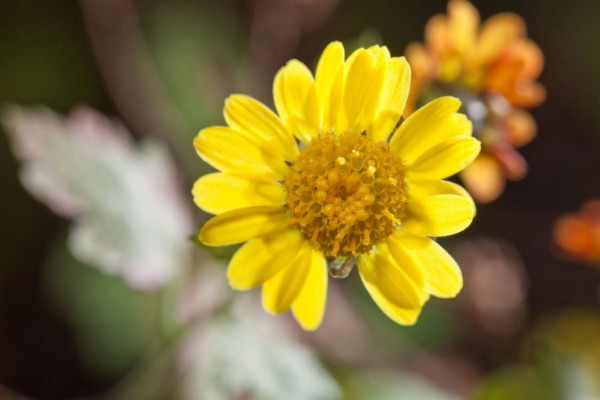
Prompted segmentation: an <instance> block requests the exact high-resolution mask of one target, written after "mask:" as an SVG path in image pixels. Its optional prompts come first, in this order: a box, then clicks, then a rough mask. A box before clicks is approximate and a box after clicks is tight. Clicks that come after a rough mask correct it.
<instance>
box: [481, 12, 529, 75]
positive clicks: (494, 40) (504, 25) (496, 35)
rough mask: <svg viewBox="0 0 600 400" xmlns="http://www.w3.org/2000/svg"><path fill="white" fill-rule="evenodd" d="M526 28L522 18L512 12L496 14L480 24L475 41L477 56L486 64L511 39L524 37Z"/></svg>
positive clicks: (496, 55)
mask: <svg viewBox="0 0 600 400" xmlns="http://www.w3.org/2000/svg"><path fill="white" fill-rule="evenodd" d="M526 33H527V28H526V26H525V21H523V18H521V17H519V16H518V15H517V14H513V13H501V14H496V15H494V16H493V17H491V18H489V19H488V20H486V21H485V22H484V23H483V25H482V26H481V33H480V35H479V40H478V42H477V57H478V58H479V60H480V63H482V64H486V63H488V62H491V61H492V60H493V59H494V58H496V57H498V56H499V55H500V53H501V52H502V51H503V50H504V48H505V47H506V46H507V45H508V44H509V43H511V42H512V41H514V40H516V39H518V38H522V37H525V35H526Z"/></svg>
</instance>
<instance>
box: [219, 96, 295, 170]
mask: <svg viewBox="0 0 600 400" xmlns="http://www.w3.org/2000/svg"><path fill="white" fill-rule="evenodd" d="M224 114H225V121H227V124H228V125H229V126H230V127H232V128H233V129H235V130H237V131H239V132H241V133H243V134H245V135H246V137H247V138H248V139H250V141H252V142H253V143H256V145H257V146H258V147H260V148H263V149H264V148H266V149H269V150H271V151H272V152H274V153H275V154H280V155H281V156H282V157H283V158H284V159H286V160H289V161H293V160H295V159H296V155H297V154H298V146H297V145H296V141H295V140H294V137H293V136H292V134H291V133H290V132H289V131H288V130H287V129H286V127H285V126H284V125H283V123H282V122H281V120H280V119H279V118H278V117H277V115H275V113H274V112H273V111H271V110H269V108H268V107H267V106H265V105H264V104H262V103H261V102H259V101H257V100H255V99H253V98H252V97H249V96H245V95H240V94H238V95H233V96H230V97H229V98H227V100H225V111H224Z"/></svg>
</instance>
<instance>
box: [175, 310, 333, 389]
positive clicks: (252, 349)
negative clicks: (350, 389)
mask: <svg viewBox="0 0 600 400" xmlns="http://www.w3.org/2000/svg"><path fill="white" fill-rule="evenodd" d="M273 336H274V335H273ZM183 350H184V353H185V354H184V362H183V364H184V368H185V369H186V378H185V380H184V384H183V388H184V393H183V398H184V399H189V400H192V399H194V400H195V399H204V400H228V399H232V398H238V397H237V396H240V397H239V398H242V397H243V398H251V399H256V400H281V399H286V400H335V399H338V398H340V396H341V394H340V389H339V387H338V385H337V383H336V382H335V381H334V380H333V378H332V377H331V376H330V375H329V373H328V372H327V371H326V370H325V369H324V368H323V366H322V365H321V363H320V362H319V361H318V360H317V358H316V356H315V355H314V354H313V353H312V352H311V351H310V350H309V349H308V348H307V347H305V346H303V345H301V344H299V343H296V342H291V341H290V339H285V338H281V337H277V338H273V337H269V336H266V335H264V334H262V333H259V332H258V331H257V330H256V329H255V328H254V327H253V325H250V324H247V323H244V322H242V321H241V320H238V319H234V318H227V319H225V318H223V319H221V320H218V321H214V322H213V323H211V324H210V325H206V326H201V327H198V328H197V329H196V331H195V332H192V334H191V336H190V338H189V340H188V341H187V343H186V344H185V345H184V348H183Z"/></svg>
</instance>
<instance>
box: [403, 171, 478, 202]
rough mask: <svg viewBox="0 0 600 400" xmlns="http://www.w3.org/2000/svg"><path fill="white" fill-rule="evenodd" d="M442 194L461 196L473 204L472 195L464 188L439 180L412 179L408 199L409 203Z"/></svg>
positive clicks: (409, 183) (409, 184)
mask: <svg viewBox="0 0 600 400" xmlns="http://www.w3.org/2000/svg"><path fill="white" fill-rule="evenodd" d="M411 178H413V177H411ZM441 194H453V195H457V196H461V197H464V198H465V199H467V200H468V201H470V202H471V203H473V199H472V198H471V195H469V193H468V192H467V191H466V190H465V189H464V188H463V187H462V186H460V185H457V184H456V183H454V182H448V181H440V180H437V179H434V180H427V179H411V180H410V181H409V182H408V192H407V197H408V199H409V201H412V200H413V199H419V198H422V197H429V196H436V195H441Z"/></svg>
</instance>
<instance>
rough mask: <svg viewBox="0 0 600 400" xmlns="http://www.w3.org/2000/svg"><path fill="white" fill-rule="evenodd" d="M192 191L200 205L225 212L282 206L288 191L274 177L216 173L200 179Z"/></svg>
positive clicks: (213, 210)
mask: <svg viewBox="0 0 600 400" xmlns="http://www.w3.org/2000/svg"><path fill="white" fill-rule="evenodd" d="M192 194H193V195H194V202H195V203H196V204H197V205H198V207H200V208H201V209H203V210H204V211H206V212H209V213H211V214H221V213H224V212H227V211H231V210H235V209H237V208H246V207H253V206H275V207H277V206H279V207H281V206H283V204H284V203H285V196H286V191H285V189H284V187H283V186H282V185H281V184H279V183H278V182H276V181H274V180H261V181H258V180H249V179H246V178H243V177H239V176H235V175H231V174H226V173H222V172H216V173H214V174H207V175H204V176H203V177H201V178H200V179H198V180H197V181H196V183H195V184H194V188H193V189H192Z"/></svg>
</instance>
